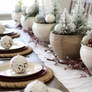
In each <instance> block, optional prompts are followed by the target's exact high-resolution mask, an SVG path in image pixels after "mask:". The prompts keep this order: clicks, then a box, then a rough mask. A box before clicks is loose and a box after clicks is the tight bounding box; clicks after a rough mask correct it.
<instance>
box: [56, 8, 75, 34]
mask: <svg viewBox="0 0 92 92" xmlns="http://www.w3.org/2000/svg"><path fill="white" fill-rule="evenodd" d="M55 32H56V33H59V34H64V35H70V34H71V35H72V34H74V33H75V25H74V23H73V20H72V17H71V16H70V15H69V14H68V11H67V10H66V9H65V10H64V12H63V14H61V17H60V21H59V24H57V25H56V26H55Z"/></svg>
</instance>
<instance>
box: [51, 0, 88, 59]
mask: <svg viewBox="0 0 92 92" xmlns="http://www.w3.org/2000/svg"><path fill="white" fill-rule="evenodd" d="M86 23H87V18H86V14H85V11H84V7H83V5H82V3H81V2H78V3H77V4H76V5H75V8H74V9H73V11H72V16H71V15H69V14H68V12H67V10H66V9H65V10H64V12H63V14H61V18H60V22H59V24H57V25H56V26H55V27H54V31H53V32H51V34H50V44H51V46H52V48H53V50H54V51H55V53H56V55H57V56H58V57H59V58H60V59H65V58H66V57H69V58H79V56H80V55H79V52H80V42H81V40H82V37H83V36H84V35H85V33H86V30H87V24H86Z"/></svg>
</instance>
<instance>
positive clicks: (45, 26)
mask: <svg viewBox="0 0 92 92" xmlns="http://www.w3.org/2000/svg"><path fill="white" fill-rule="evenodd" d="M54 4H55V5H54ZM54 4H52V3H51V5H50V6H51V7H50V8H49V9H47V10H46V9H45V8H46V7H45V5H44V0H43V1H42V6H40V5H39V14H38V15H37V16H36V17H35V22H34V23H33V26H32V30H33V33H34V35H35V36H36V37H37V38H38V39H39V40H40V41H46V42H48V41H49V34H50V31H51V28H52V27H53V25H54V24H55V23H56V2H55V3H54Z"/></svg>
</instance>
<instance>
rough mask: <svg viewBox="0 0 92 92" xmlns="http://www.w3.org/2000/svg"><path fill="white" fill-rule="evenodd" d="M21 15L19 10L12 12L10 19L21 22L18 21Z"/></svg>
mask: <svg viewBox="0 0 92 92" xmlns="http://www.w3.org/2000/svg"><path fill="white" fill-rule="evenodd" d="M21 15H22V12H19V13H16V12H13V13H12V19H13V20H14V21H16V22H17V23H19V24H21V22H20V19H21Z"/></svg>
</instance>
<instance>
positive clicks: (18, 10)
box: [14, 0, 22, 12]
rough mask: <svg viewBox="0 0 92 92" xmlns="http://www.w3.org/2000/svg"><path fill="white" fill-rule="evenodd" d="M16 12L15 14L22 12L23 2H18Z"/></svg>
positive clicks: (19, 0)
mask: <svg viewBox="0 0 92 92" xmlns="http://www.w3.org/2000/svg"><path fill="white" fill-rule="evenodd" d="M14 11H15V12H22V1H21V0H18V1H17V3H16V5H15V9H14Z"/></svg>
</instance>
